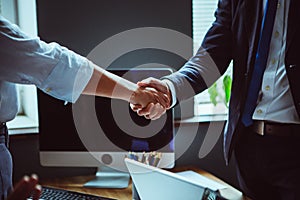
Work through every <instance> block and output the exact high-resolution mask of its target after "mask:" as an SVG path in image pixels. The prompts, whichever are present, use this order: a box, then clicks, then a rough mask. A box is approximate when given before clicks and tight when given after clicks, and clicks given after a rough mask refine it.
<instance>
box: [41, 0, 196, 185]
mask: <svg viewBox="0 0 300 200" xmlns="http://www.w3.org/2000/svg"><path fill="white" fill-rule="evenodd" d="M36 3H37V4H36V6H37V20H38V23H37V24H38V35H39V37H40V38H41V39H42V40H44V41H46V42H53V41H55V42H58V43H59V44H61V45H63V46H66V47H68V48H69V49H71V50H73V51H75V52H77V53H79V54H81V55H83V56H87V57H89V58H90V59H91V60H92V61H93V62H94V63H96V64H98V65H99V66H102V67H105V68H107V69H111V70H113V69H114V68H115V69H116V68H118V69H119V68H120V67H121V68H123V69H125V70H127V71H128V69H133V68H134V69H136V68H139V67H143V68H144V67H147V68H155V69H156V70H152V71H151V74H149V73H148V72H149V71H148V72H147V71H145V70H141V71H138V75H135V76H133V77H130V76H129V78H134V80H133V79H132V80H133V81H134V82H136V81H138V80H141V79H142V77H144V74H145V73H146V72H147V73H146V74H147V77H148V76H154V77H161V76H163V75H165V73H170V71H169V70H157V69H158V68H161V67H166V66H168V67H171V68H172V69H179V68H180V67H181V66H182V65H183V64H184V63H185V62H186V60H187V59H188V58H189V57H190V56H191V55H192V45H193V44H192V40H191V39H190V38H191V35H192V1H191V0H184V1H183V0H163V1H162V0H151V1H144V0H142V1H141V0H84V1H83V0H36ZM141 30H142V31H141ZM124 33H125V34H124ZM128 33H129V36H135V37H131V40H130V41H129V40H128V37H127V36H128ZM115 36H117V37H115ZM123 36H125V37H123ZM150 38H151V39H150ZM114 39H117V40H114ZM111 41H112V43H109V42H111ZM106 42H108V43H109V45H106V44H108V43H106ZM98 45H100V47H101V48H100V49H98V50H99V52H97V51H96V52H95V51H94V50H95V49H96V50H97V47H99V46H98ZM101 45H102V46H101ZM91 53H92V54H91ZM116 54H117V55H116ZM114 56H115V57H114ZM116 56H117V57H116ZM113 72H114V73H117V74H118V75H121V74H122V73H125V71H123V72H122V71H118V72H117V71H113ZM129 72H130V73H129V74H131V73H134V72H136V71H129ZM129 74H128V75H129ZM38 98H39V100H38V103H39V105H38V106H39V123H40V124H39V130H40V151H41V152H40V155H41V162H42V164H43V165H45V166H80V167H82V166H95V167H98V166H99V159H100V161H101V162H106V163H111V160H112V159H113V162H112V163H114V164H116V165H119V167H120V166H123V164H124V163H123V161H122V160H121V159H120V160H119V161H120V162H117V160H118V159H117V158H115V157H114V156H115V153H116V149H114V150H112V149H108V148H110V146H107V145H106V144H108V143H105V145H102V147H103V148H104V147H107V148H106V149H102V150H101V149H99V146H97V145H94V146H96V147H89V149H86V147H85V145H84V144H83V142H82V138H80V136H81V134H80V135H78V134H77V129H78V127H77V124H75V123H74V117H78V115H73V112H72V110H73V109H76V108H77V107H74V105H72V104H70V103H69V104H67V105H64V102H62V101H59V100H56V99H54V98H52V97H49V96H47V95H45V94H43V93H41V92H39V93H38ZM100 99H101V98H99V99H98V98H97V99H96V101H97V103H94V102H95V101H94V97H89V96H82V97H80V99H79V100H78V102H77V103H76V104H75V105H81V104H80V103H82V102H84V101H85V100H86V101H91V102H93V104H95V106H94V110H97V112H99V114H101V112H103V113H106V112H110V113H112V112H111V111H108V110H106V109H107V108H115V107H118V106H113V107H111V106H101V105H103V104H106V105H108V104H110V103H111V102H110V103H108V102H106V101H108V100H107V99H106V100H104V102H106V103H104V102H103V103H98V101H102V100H103V99H102V100H100ZM115 102H116V103H115ZM82 104H84V103H82ZM115 104H117V105H118V104H122V105H120V107H122V108H126V109H127V108H128V104H127V103H125V102H120V101H113V105H115ZM123 104H124V105H123ZM103 107H104V108H105V110H103ZM85 108H86V109H93V108H91V107H85ZM128 110H129V109H127V111H128ZM99 114H98V115H96V117H95V116H94V117H93V118H92V119H93V120H94V119H95V118H97V120H99V121H102V120H108V119H107V118H106V117H102V116H104V115H99ZM105 116H106V115H105ZM130 117H131V119H132V118H135V117H136V114H135V113H131V112H130ZM173 117H174V116H173V113H172V114H171V113H169V114H168V117H167V118H166V119H167V121H166V124H168V126H167V127H164V128H168V127H169V125H171V118H173ZM103 118H104V119H103ZM86 119H89V118H86ZM168 120H170V121H168ZM78 121H81V119H78ZM132 121H134V120H133V119H132ZM121 122H122V121H121ZM134 122H136V121H134ZM158 122H159V121H157V122H156V123H158ZM82 123H83V122H82ZM136 123H137V124H138V125H140V126H144V125H145V124H147V123H148V122H140V121H138V122H136ZM83 124H85V123H83ZM98 124H99V123H98ZM107 125H110V123H109V122H107V121H106V123H104V124H103V123H102V125H101V127H102V126H103V127H105V126H107ZM118 125H119V124H118ZM80 127H82V126H80ZM80 127H79V128H80ZM83 127H84V126H83ZM97 128H99V127H97ZM113 128H116V127H113ZM107 129H109V128H107ZM105 130H106V129H105ZM126 131H127V130H126ZM80 132H81V131H80ZM109 132H111V131H109ZM171 132H172V131H171V129H169V130H168V137H171V135H172V134H171ZM137 133H138V132H137ZM116 135H117V134H116ZM121 135H122V134H121ZM158 135H159V134H158ZM123 136H126V137H127V138H126V142H124V143H122V144H120V143H119V141H121V140H118V138H114V139H111V138H110V139H109V140H112V141H114V142H115V143H116V144H117V145H120V146H121V148H120V149H121V150H122V151H120V152H122V153H121V154H119V155H121V156H120V158H123V156H124V154H126V152H127V151H129V150H132V149H130V148H131V147H132V145H131V146H129V145H130V144H131V143H130V139H128V132H127V133H126V134H125V133H124V134H123ZM131 136H132V135H131ZM159 136H161V135H159ZM83 139H84V138H83ZM153 139H154V140H157V141H158V140H159V138H153ZM169 139H170V138H169ZM95 141H98V140H96V139H95ZM110 142H111V141H110ZM173 142H174V141H172V143H171V144H173ZM134 144H135V145H133V146H134V147H135V148H137V147H140V146H141V144H145V143H143V142H141V141H138V142H136V143H134ZM149 144H152V142H150V143H149ZM123 145H125V146H123ZM126 145H127V146H126ZM114 146H116V145H114ZM156 148H157V147H156ZM156 148H155V147H152V146H151V145H149V149H150V150H153V149H156ZM167 148H169V149H167ZM90 149H91V150H96V151H97V152H100V151H101V152H102V156H100V158H99V157H98V158H97V157H95V156H94V155H92V154H89V153H88V152H87V151H88V150H90ZM170 150H171V152H169V153H168V151H170ZM140 151H142V150H140ZM163 151H165V155H167V154H170V155H171V157H173V155H172V154H173V153H172V151H173V149H172V145H170V146H169V147H166V148H165V149H163ZM116 154H118V153H116ZM104 155H105V156H104ZM163 162H164V161H163V160H162V161H161V164H162V165H164V164H163ZM171 164H174V162H173V161H171ZM110 166H111V165H110ZM170 167H171V165H170ZM108 187H109V186H108ZM111 187H113V186H111Z"/></svg>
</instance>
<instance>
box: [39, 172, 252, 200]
mask: <svg viewBox="0 0 300 200" xmlns="http://www.w3.org/2000/svg"><path fill="white" fill-rule="evenodd" d="M185 170H193V171H195V172H197V173H199V174H201V175H203V176H205V177H207V178H211V179H213V180H216V181H218V182H221V183H224V182H223V181H222V180H220V179H218V178H217V177H215V176H214V175H212V174H210V173H208V172H206V171H203V170H201V169H198V168H194V167H185V168H175V169H173V170H171V171H173V172H179V171H185ZM93 178H95V177H94V176H75V177H67V178H52V179H44V180H40V183H41V184H42V185H44V186H52V187H56V188H62V189H67V190H71V191H76V192H82V193H87V194H92V195H99V196H103V197H110V198H115V199H120V200H132V198H131V183H130V184H129V187H127V188H125V189H102V188H85V187H83V184H84V183H86V182H87V181H89V180H92V179H93ZM224 184H226V183H224ZM227 185H228V184H227ZM229 187H231V186H229ZM231 188H232V187H231ZM232 189H233V190H235V189H234V188H232ZM244 199H245V200H246V199H248V198H246V197H244Z"/></svg>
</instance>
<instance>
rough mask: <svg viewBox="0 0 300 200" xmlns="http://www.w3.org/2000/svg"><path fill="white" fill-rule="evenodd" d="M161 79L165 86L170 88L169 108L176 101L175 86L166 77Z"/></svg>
mask: <svg viewBox="0 0 300 200" xmlns="http://www.w3.org/2000/svg"><path fill="white" fill-rule="evenodd" d="M162 81H163V82H165V83H166V84H167V86H168V88H169V90H170V93H171V97H172V99H171V100H172V102H171V105H170V108H172V107H173V106H175V104H176V103H177V99H176V90H175V86H174V84H173V83H172V81H170V80H168V79H163V80H162Z"/></svg>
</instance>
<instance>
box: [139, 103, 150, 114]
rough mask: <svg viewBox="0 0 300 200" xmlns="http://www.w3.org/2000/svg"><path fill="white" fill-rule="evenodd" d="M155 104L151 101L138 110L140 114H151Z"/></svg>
mask: <svg viewBox="0 0 300 200" xmlns="http://www.w3.org/2000/svg"><path fill="white" fill-rule="evenodd" d="M153 106H154V103H149V104H148V105H147V106H146V107H145V108H143V109H140V110H138V111H137V113H138V115H139V116H145V115H149V113H150V109H151V108H152V107H153Z"/></svg>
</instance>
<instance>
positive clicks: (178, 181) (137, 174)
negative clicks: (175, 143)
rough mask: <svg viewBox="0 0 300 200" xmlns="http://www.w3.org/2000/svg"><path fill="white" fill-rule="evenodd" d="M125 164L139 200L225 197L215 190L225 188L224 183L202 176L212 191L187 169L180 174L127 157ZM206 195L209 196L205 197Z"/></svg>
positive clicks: (188, 199) (194, 199) (191, 199)
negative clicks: (192, 176) (195, 178)
mask: <svg viewBox="0 0 300 200" xmlns="http://www.w3.org/2000/svg"><path fill="white" fill-rule="evenodd" d="M125 164H126V166H127V168H128V171H129V173H130V175H131V178H132V181H133V183H134V184H135V187H136V190H137V192H138V194H139V196H140V198H141V200H153V199H155V200H168V199H172V200H183V199H184V200H201V199H217V198H216V195H217V196H218V199H226V198H222V197H221V196H219V195H218V194H217V192H215V191H217V190H218V189H224V188H226V186H225V185H223V184H220V183H217V182H215V181H212V180H210V179H207V178H206V177H203V176H202V178H203V180H202V182H204V183H206V181H208V182H207V184H208V185H209V187H210V188H212V189H213V190H215V191H213V190H211V189H210V188H208V187H206V186H204V185H203V184H200V183H199V182H198V181H196V180H193V179H191V178H190V177H189V176H191V173H189V171H187V172H185V173H184V174H183V175H181V174H177V173H172V172H169V171H166V170H163V169H160V168H157V167H153V166H150V165H147V164H144V163H141V162H138V161H135V160H132V159H128V158H125ZM194 173H195V174H194V175H199V174H197V173H196V172H194ZM185 175H187V176H185ZM200 176H201V175H200ZM206 179H207V180H206ZM208 196H210V198H206V197H208ZM220 197H221V198H220Z"/></svg>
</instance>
